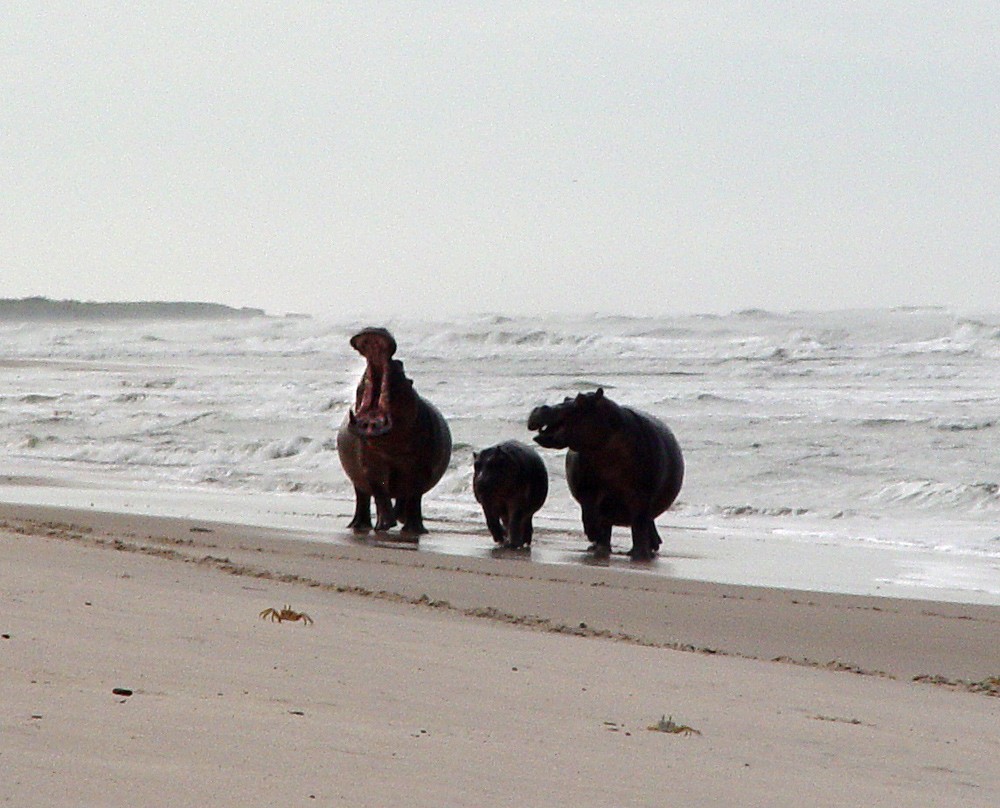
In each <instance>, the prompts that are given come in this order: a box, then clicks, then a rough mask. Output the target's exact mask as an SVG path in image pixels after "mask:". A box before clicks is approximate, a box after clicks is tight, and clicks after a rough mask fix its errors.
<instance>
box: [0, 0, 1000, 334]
mask: <svg viewBox="0 0 1000 808" xmlns="http://www.w3.org/2000/svg"><path fill="white" fill-rule="evenodd" d="M0 59H2V61H0V65H2V68H0V69H2V71H3V103H2V104H0V148H2V160H0V188H2V191H0V297H23V296H28V295H45V296H49V297H54V298H60V299H61V298H79V299H87V300H129V299H144V300H148V299H157V300H176V299H184V300H205V301H216V302H221V303H228V304H231V305H237V306H244V305H246V306H257V307H261V308H265V309H267V310H268V311H270V312H274V313H282V312H286V311H303V312H310V313H314V314H321V315H322V314H330V315H337V316H342V315H351V314H352V313H366V312H379V311H382V312H386V313H392V314H414V315H421V314H423V313H433V314H441V313H451V312H455V311H475V312H500V313H507V314H518V313H548V312H561V311H570V312H589V311H600V312H609V313H625V314H629V313H632V314H673V313H684V312H728V311H732V310H738V309H743V308H749V307H761V308H768V309H774V310H788V309H801V308H806V309H813V308H821V309H825V308H842V307H855V306H896V305H928V304H944V305H947V306H950V307H953V308H957V309H960V310H982V309H994V310H996V309H998V308H1000V4H998V3H997V2H996V0H989V1H988V2H962V0H955V2H951V3H943V2H942V3H924V2H838V1H837V0H817V2H811V1H810V0H803V1H802V2H780V3H779V2H763V1H761V2H731V3H722V2H718V3H713V2H709V1H708V0H698V1H697V2H677V0H671V2H665V1H664V2H636V3H629V2H621V0H620V1H619V2H614V3H608V4H602V3H562V2H546V0H531V2H525V3H517V2H489V3H472V2H469V3H461V2H448V3H446V2H423V3H420V2H417V3H379V2H372V1H371V0H365V2H351V3H326V2H323V3H321V2H292V1H291V0H289V1H287V2H270V3H263V2H261V3H245V2H226V3H201V2H197V3H184V2H177V1H176V0H175V2H170V3H152V4H143V3H136V2H130V3H112V2H105V3H95V2H71V3H68V2H67V3H60V2H46V3H4V4H3V6H2V9H0Z"/></svg>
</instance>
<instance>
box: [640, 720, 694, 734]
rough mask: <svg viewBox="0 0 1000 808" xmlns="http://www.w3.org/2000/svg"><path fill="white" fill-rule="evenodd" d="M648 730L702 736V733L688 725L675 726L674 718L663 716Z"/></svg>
mask: <svg viewBox="0 0 1000 808" xmlns="http://www.w3.org/2000/svg"><path fill="white" fill-rule="evenodd" d="M646 729H648V730H650V731H652V732H669V733H671V734H673V735H701V731H700V730H697V729H695V728H694V727H689V726H687V725H686V724H675V723H674V717H673V716H670V717H669V718H667V716H663V717H662V718H661V719H660V720H659V721H657V722H656V723H655V724H651V725H650V726H648V727H646Z"/></svg>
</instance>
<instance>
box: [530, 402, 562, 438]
mask: <svg viewBox="0 0 1000 808" xmlns="http://www.w3.org/2000/svg"><path fill="white" fill-rule="evenodd" d="M564 421H565V418H564V415H563V413H562V412H560V410H559V408H558V407H550V406H549V405H548V404H543V405H542V406H540V407H535V409H533V410H532V411H531V414H530V415H529V416H528V429H530V430H532V431H535V432H538V434H537V435H535V438H534V440H535V443H537V444H538V445H539V446H544V447H545V448H546V449H565V448H566V446H567V444H566V438H565V435H564V434H563V430H562V427H563V424H564Z"/></svg>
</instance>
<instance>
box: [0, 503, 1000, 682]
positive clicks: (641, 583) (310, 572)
mask: <svg viewBox="0 0 1000 808" xmlns="http://www.w3.org/2000/svg"><path fill="white" fill-rule="evenodd" d="M4 534H8V535H13V536H17V535H21V536H30V537H43V538H46V539H53V540H59V541H64V542H69V543H76V544H82V545H83V546H87V547H95V548H99V549H102V550H113V551H118V552H127V553H137V554H141V555H147V556H151V557H156V558H163V559H166V560H169V561H174V562H181V563H184V564H195V565H197V566H199V567H204V568H208V569H214V570H217V571H220V572H223V573H226V574H230V575H236V576H243V577H248V578H256V579H260V580H273V581H280V582H283V583H287V584H295V585H297V586H301V587H306V588H310V589H319V590H322V591H326V592H333V593H338V594H344V593H346V594H352V595H359V596H363V597H368V598H375V599H379V600H386V601H389V602H398V603H406V604H410V605H417V606H426V607H429V608H432V609H435V610H440V611H444V612H451V613H456V614H458V615H462V616H465V617H475V618H484V619H487V620H492V621H498V622H504V623H511V624H516V625H522V626H527V627H530V628H536V629H540V630H543V631H548V632H554V633H561V634H572V635H576V636H581V637H597V638H605V639H613V640H617V641H623V642H628V643H632V644H636V645H641V646H650V647H657V648H665V649H671V650H682V651H693V652H697V653H703V654H708V655H720V656H732V657H739V658H745V659H752V660H759V661H780V662H784V663H790V664H795V665H801V666H804V667H816V668H828V669H831V670H842V671H848V672H853V673H859V674H865V675H871V676H879V677H885V678H890V679H899V680H917V679H919V680H924V681H932V682H937V683H940V684H947V685H950V686H954V687H960V688H965V689H969V690H972V691H976V692H979V691H986V692H992V693H994V694H997V695H1000V682H991V683H990V684H989V685H987V686H984V685H983V682H984V681H986V680H992V679H993V678H995V677H997V676H1000V649H998V648H997V646H996V642H995V638H996V636H997V632H998V631H1000V606H993V605H983V604H971V603H953V602H944V601H931V600H924V599H904V598H898V597H891V598H887V597H881V596H862V595H851V594H843V593H828V592H818V591H815V590H803V589H792V588H777V587H761V586H752V585H744V584H728V583H725V584H724V583H717V582H711V581H699V580H694V579H684V578H673V577H668V576H660V575H652V574H644V573H642V572H639V573H636V572H635V571H634V570H633V569H632V568H631V565H630V563H629V562H628V561H627V560H622V562H621V564H619V565H615V566H595V565H585V564H579V565H569V564H545V563H538V562H536V561H534V560H533V559H531V558H530V557H528V556H526V555H524V554H506V555H499V556H497V557H493V556H481V557H473V556H462V555H450V554H442V553H435V552H433V551H428V550H426V549H424V550H418V549H417V546H416V545H415V544H414V543H412V542H409V541H393V540H387V539H385V538H383V537H378V538H376V537H375V536H374V535H370V536H367V537H357V536H354V535H353V534H352V533H350V532H349V531H347V530H342V531H339V532H338V534H337V536H336V541H330V537H329V536H319V535H317V534H314V533H310V532H307V531H296V530H281V529H275V528H272V527H267V526H251V525H245V524H238V523H226V522H217V521H210V520H204V519H194V518H183V517H161V516H150V515H136V514H124V513H120V512H102V511H90V510H86V511H85V510H80V509H75V508H63V507H56V506H34V505H29V506H25V505H13V504H10V503H6V504H5V503H0V535H4ZM692 607H694V608H692ZM817 619H820V620H821V621H822V628H823V630H822V631H821V632H817V631H816V626H817V622H816V621H817ZM764 627H766V631H762V630H761V629H762V628H764Z"/></svg>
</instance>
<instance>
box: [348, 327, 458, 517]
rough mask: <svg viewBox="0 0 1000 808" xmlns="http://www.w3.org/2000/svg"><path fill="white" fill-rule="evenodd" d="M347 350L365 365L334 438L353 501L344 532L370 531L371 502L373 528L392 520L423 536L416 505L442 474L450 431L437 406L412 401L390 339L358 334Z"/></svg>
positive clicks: (384, 334) (376, 331) (382, 332)
mask: <svg viewBox="0 0 1000 808" xmlns="http://www.w3.org/2000/svg"><path fill="white" fill-rule="evenodd" d="M351 346H352V347H353V348H354V349H355V350H356V351H357V352H358V353H360V354H361V355H362V356H363V357H364V358H365V359H367V360H368V367H367V368H366V369H365V373H364V376H362V377H361V383H360V384H359V385H358V393H357V399H356V401H355V405H354V409H352V410H350V411H349V412H348V413H347V417H346V418H345V419H344V423H343V424H342V425H341V427H340V431H339V432H338V434H337V452H338V453H339V454H340V463H341V465H343V467H344V471H345V472H347V476H348V477H349V478H350V479H351V482H352V483H354V494H355V497H356V499H357V505H356V507H355V510H354V518H353V519H352V520H351V522H350V524H349V527H352V528H354V529H355V530H356V531H365V530H370V529H371V526H372V516H371V499H372V497H374V498H375V508H376V511H377V515H378V522H377V523H376V525H375V529H376V530H379V531H384V530H388V529H389V528H391V527H393V526H394V525H395V524H396V522H397V520H399V521H402V523H403V527H402V530H403V532H404V533H409V534H421V533H426V532H427V530H426V529H425V528H424V521H423V514H422V513H421V510H420V499H421V497H422V496H423V495H424V494H426V493H427V492H428V491H430V489H431V488H433V487H434V486H435V485H436V484H437V482H438V480H440V479H441V476H442V475H443V474H444V472H445V469H447V468H448V461H449V460H450V459H451V431H450V430H449V429H448V424H447V422H446V421H445V420H444V416H442V415H441V413H440V412H438V410H437V408H436V407H434V405H433V404H431V403H430V402H428V401H425V400H424V399H422V398H421V397H420V396H419V395H417V393H416V391H415V390H414V389H413V381H412V380H410V379H408V378H406V374H405V373H404V372H403V363H402V362H400V361H399V360H398V359H393V358H392V355H393V354H394V353H395V352H396V340H395V339H393V336H392V334H390V333H389V332H388V331H387V330H386V329H384V328H365V329H364V330H362V331H359V332H358V333H357V334H355V335H354V336H353V337H351ZM393 500H395V504H394V503H393Z"/></svg>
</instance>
